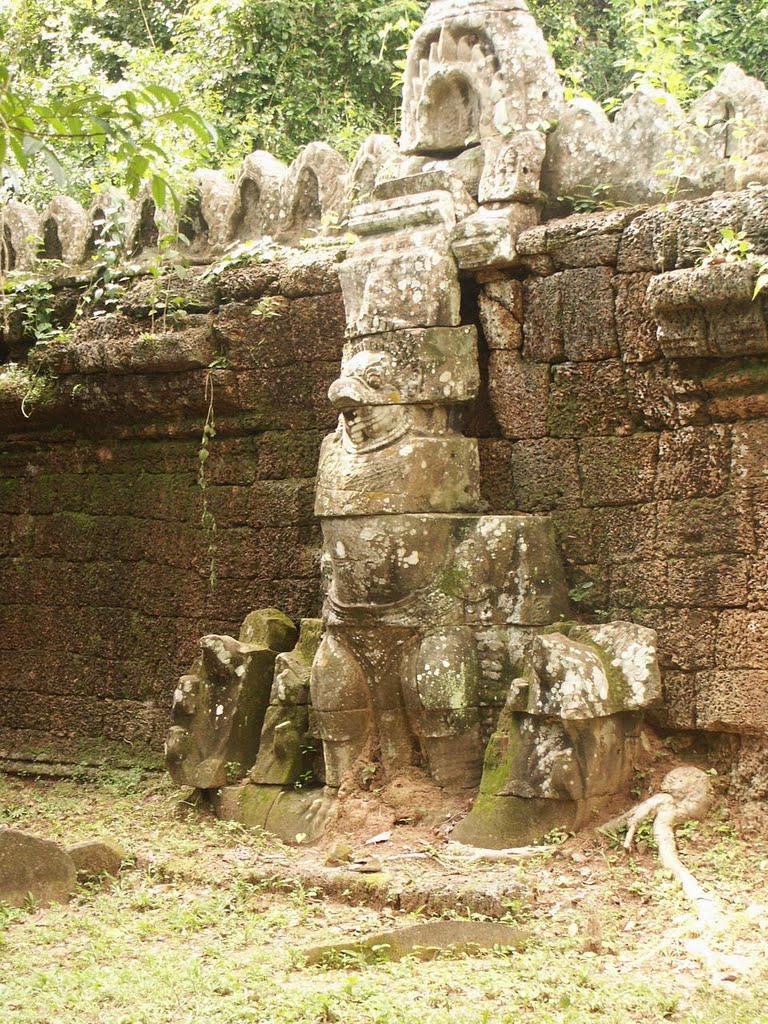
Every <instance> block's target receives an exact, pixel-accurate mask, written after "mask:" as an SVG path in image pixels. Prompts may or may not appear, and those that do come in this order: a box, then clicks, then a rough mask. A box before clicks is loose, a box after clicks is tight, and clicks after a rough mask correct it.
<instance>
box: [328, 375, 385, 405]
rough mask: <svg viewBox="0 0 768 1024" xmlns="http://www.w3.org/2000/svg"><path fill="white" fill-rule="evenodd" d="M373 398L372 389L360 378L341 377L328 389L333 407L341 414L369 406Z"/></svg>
mask: <svg viewBox="0 0 768 1024" xmlns="http://www.w3.org/2000/svg"><path fill="white" fill-rule="evenodd" d="M373 397H374V395H373V394H372V392H371V390H370V388H368V387H367V386H366V385H365V383H364V382H363V381H362V380H360V378H359V377H339V379H338V380H335V381H334V382H333V384H331V386H330V388H329V389H328V398H329V399H330V402H331V405H332V406H333V407H334V409H338V410H339V412H343V411H344V410H345V409H354V408H356V407H357V406H359V405H369V404H371V399H372V398H373Z"/></svg>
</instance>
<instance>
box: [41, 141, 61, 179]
mask: <svg viewBox="0 0 768 1024" xmlns="http://www.w3.org/2000/svg"><path fill="white" fill-rule="evenodd" d="M40 154H41V156H42V158H43V160H44V161H45V166H46V167H47V168H48V170H49V171H50V172H51V176H52V177H53V180H54V181H55V182H56V184H57V185H58V186H59V188H66V185H67V174H66V171H65V170H64V168H63V167H62V166H61V164H60V163H59V158H58V157H57V156H56V154H55V153H54V152H53V150H52V149H49V148H48V146H44V147H43V148H42V149H41V150H40Z"/></svg>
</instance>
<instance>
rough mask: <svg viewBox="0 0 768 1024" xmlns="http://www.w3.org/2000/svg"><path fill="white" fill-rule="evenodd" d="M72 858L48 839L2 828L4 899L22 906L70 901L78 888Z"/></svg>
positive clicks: (0, 892) (0, 879) (0, 851)
mask: <svg viewBox="0 0 768 1024" xmlns="http://www.w3.org/2000/svg"><path fill="white" fill-rule="evenodd" d="M76 878H77V872H76V870H75V864H74V862H73V860H72V858H71V857H70V856H69V854H68V853H66V851H65V850H63V849H62V848H61V847H60V846H58V845H57V844H56V843H51V842H49V841H48V840H47V839H38V838H36V837H35V836H30V835H26V834H25V833H24V832H17V831H16V830H15V829H11V828H2V829H0V902H2V903H8V904H9V905H10V906H12V907H21V906H23V905H24V903H25V902H26V901H27V900H28V899H31V900H33V901H34V902H35V903H41V904H46V903H66V902H67V901H68V900H69V897H70V896H71V895H72V893H73V892H74V889H75V882H76Z"/></svg>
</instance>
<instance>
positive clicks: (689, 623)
mask: <svg viewBox="0 0 768 1024" xmlns="http://www.w3.org/2000/svg"><path fill="white" fill-rule="evenodd" d="M657 631H658V634H659V651H660V656H661V660H662V665H663V666H665V667H666V666H669V667H671V668H673V669H677V670H679V671H681V672H694V671H696V670H697V669H703V668H711V667H712V666H713V665H714V661H715V637H716V635H717V612H716V611H709V610H707V609H704V608H680V609H676V608H668V609H666V610H665V613H664V616H663V619H662V621H661V623H660V624H659V626H658V630H657Z"/></svg>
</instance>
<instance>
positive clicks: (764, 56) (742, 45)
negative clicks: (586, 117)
mask: <svg viewBox="0 0 768 1024" xmlns="http://www.w3.org/2000/svg"><path fill="white" fill-rule="evenodd" d="M529 7H530V8H531V10H532V12H533V13H534V14H535V15H536V17H537V19H538V20H539V23H540V24H541V26H542V29H543V30H544V34H545V36H546V37H547V40H548V42H549V45H550V47H551V48H552V51H553V54H554V56H555V60H556V61H557V64H558V67H560V68H561V69H562V74H563V78H564V81H565V84H566V89H567V91H569V92H570V93H571V94H587V95H591V96H593V97H594V98H595V99H597V100H600V101H601V102H604V103H605V104H606V105H607V106H608V107H613V106H615V105H616V104H617V103H618V102H619V99H618V98H619V97H621V96H624V95H626V94H627V93H629V92H632V91H634V89H636V88H637V86H638V85H640V84H642V83H646V84H649V85H653V86H656V87H657V88H661V89H665V90H667V91H668V92H671V93H672V95H673V96H675V97H676V98H677V99H680V100H688V99H690V98H692V97H694V96H696V95H697V94H699V93H701V92H702V91H704V90H705V89H706V88H708V87H709V86H710V85H711V84H712V82H713V81H714V79H715V78H717V75H718V74H719V72H720V70H721V69H722V68H723V67H724V66H725V64H727V63H728V62H729V61H733V62H735V63H737V64H739V65H741V67H742V68H743V69H744V70H745V71H746V72H747V73H748V74H751V75H755V76H756V77H757V78H760V79H762V80H763V81H765V80H768V32H767V31H766V29H768V7H766V5H765V3H764V0H529Z"/></svg>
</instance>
